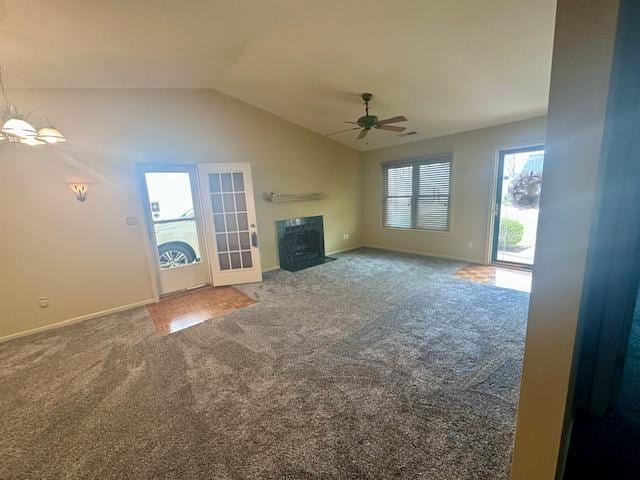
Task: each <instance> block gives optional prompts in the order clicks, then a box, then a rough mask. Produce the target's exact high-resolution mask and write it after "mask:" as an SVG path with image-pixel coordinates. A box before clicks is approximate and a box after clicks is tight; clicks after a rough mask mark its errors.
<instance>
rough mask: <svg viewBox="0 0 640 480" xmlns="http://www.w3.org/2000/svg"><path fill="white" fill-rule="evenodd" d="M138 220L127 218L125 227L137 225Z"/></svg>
mask: <svg viewBox="0 0 640 480" xmlns="http://www.w3.org/2000/svg"><path fill="white" fill-rule="evenodd" d="M137 224H138V219H137V217H127V225H137Z"/></svg>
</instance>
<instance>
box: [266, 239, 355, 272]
mask: <svg viewBox="0 0 640 480" xmlns="http://www.w3.org/2000/svg"><path fill="white" fill-rule="evenodd" d="M362 247H364V245H355V246H352V247H347V248H343V249H341V250H331V251H330V252H325V255H326V256H330V255H336V254H338V253H344V252H350V251H351V250H357V249H358V248H362ZM279 269H280V265H276V266H273V267H265V268H263V269H262V273H267V272H271V271H273V270H279Z"/></svg>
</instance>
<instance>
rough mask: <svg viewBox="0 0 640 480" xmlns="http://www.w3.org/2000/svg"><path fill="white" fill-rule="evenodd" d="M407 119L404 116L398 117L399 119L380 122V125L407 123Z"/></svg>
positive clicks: (394, 118)
mask: <svg viewBox="0 0 640 480" xmlns="http://www.w3.org/2000/svg"><path fill="white" fill-rule="evenodd" d="M406 121H407V117H405V116H404V115H398V116H397V117H391V118H385V119H384V120H380V121H379V122H378V125H386V124H388V123H398V122H406Z"/></svg>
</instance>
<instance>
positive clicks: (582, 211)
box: [512, 0, 618, 480]
mask: <svg viewBox="0 0 640 480" xmlns="http://www.w3.org/2000/svg"><path fill="white" fill-rule="evenodd" d="M617 11H618V1H617V0H559V1H558V10H557V15H556V34H555V45H554V52H553V66H552V71H551V93H550V98H549V114H548V121H547V124H548V127H547V149H546V156H545V172H544V175H545V183H544V188H543V190H542V199H541V214H540V221H539V225H538V239H537V246H536V263H535V266H534V270H533V286H532V292H531V301H530V307H529V321H528V327H527V340H526V348H525V355H524V371H523V377H522V385H521V391H520V406H519V410H518V425H517V432H516V444H515V452H514V460H513V469H512V478H513V479H514V480H552V479H554V478H556V465H557V463H558V452H559V448H560V441H561V437H562V430H563V420H564V416H565V405H566V401H567V393H568V388H569V379H570V373H571V365H572V361H573V348H574V341H575V336H576V326H577V319H578V312H579V306H580V298H581V295H582V281H583V277H584V271H585V262H586V255H587V248H588V243H589V232H590V228H591V220H592V215H593V211H592V209H593V201H594V193H595V186H596V180H597V168H598V162H599V159H600V148H601V143H602V133H603V124H604V116H605V109H606V102H607V95H608V89H609V75H610V71H611V61H612V51H613V45H614V39H615V30H616V20H617Z"/></svg>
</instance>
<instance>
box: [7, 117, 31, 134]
mask: <svg viewBox="0 0 640 480" xmlns="http://www.w3.org/2000/svg"><path fill="white" fill-rule="evenodd" d="M2 133H6V134H7V135H13V136H16V137H18V138H33V137H35V136H36V135H37V134H38V132H36V129H35V128H33V125H31V124H30V123H29V122H27V121H25V120H23V119H21V118H20V117H17V116H15V117H12V118H10V119H9V120H7V121H6V122H4V125H3V126H2Z"/></svg>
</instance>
